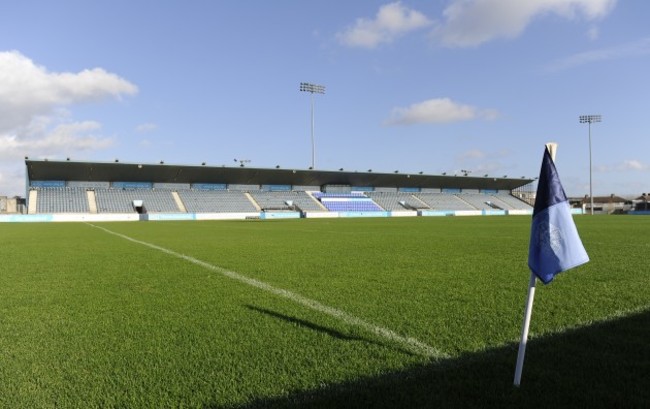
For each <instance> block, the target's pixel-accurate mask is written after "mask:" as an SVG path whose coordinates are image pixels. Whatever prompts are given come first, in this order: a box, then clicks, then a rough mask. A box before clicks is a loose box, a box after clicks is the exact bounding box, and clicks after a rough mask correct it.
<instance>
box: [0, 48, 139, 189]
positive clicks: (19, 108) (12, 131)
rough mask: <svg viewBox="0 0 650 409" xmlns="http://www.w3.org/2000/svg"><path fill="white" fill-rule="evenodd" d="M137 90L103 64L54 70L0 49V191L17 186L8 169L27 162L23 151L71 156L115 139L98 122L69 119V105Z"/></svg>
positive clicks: (29, 153) (128, 93)
mask: <svg viewBox="0 0 650 409" xmlns="http://www.w3.org/2000/svg"><path fill="white" fill-rule="evenodd" d="M137 92H138V88H137V87H136V86H135V85H134V84H132V83H130V82H128V81H127V80H125V79H123V78H120V77H119V76H117V75H115V74H112V73H109V72H107V71H105V70H104V69H102V68H93V69H86V70H82V71H80V72H78V73H71V72H58V73H57V72H50V71H48V70H47V69H46V68H45V67H42V66H39V65H36V64H35V63H34V62H33V61H32V60H30V59H29V58H27V57H26V56H24V55H22V54H21V53H20V52H18V51H5V52H0V159H2V162H1V163H0V174H2V175H3V177H2V179H1V180H0V193H5V191H6V190H7V189H13V187H12V186H13V184H15V182H10V181H8V175H14V174H16V172H17V170H16V169H19V170H22V168H24V164H23V163H22V161H23V157H24V156H29V157H34V158H39V157H40V158H42V157H53V156H58V155H65V156H71V155H74V153H75V152H82V151H90V150H97V149H105V148H107V147H109V146H111V145H112V144H113V143H114V140H113V138H110V137H106V136H103V135H101V133H100V130H101V124H100V123H98V122H96V121H92V120H87V121H76V120H74V119H71V118H70V116H71V115H70V113H69V112H68V110H67V108H68V107H70V106H74V105H77V104H82V103H87V102H90V101H98V100H102V99H106V98H121V97H122V96H124V95H134V94H136V93H137ZM19 180H20V183H21V184H22V183H24V176H23V177H22V178H20V179H19ZM12 183H13V184H12ZM13 193H15V192H13Z"/></svg>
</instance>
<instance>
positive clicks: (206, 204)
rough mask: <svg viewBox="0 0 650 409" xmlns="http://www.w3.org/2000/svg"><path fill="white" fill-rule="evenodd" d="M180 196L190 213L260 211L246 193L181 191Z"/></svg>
mask: <svg viewBox="0 0 650 409" xmlns="http://www.w3.org/2000/svg"><path fill="white" fill-rule="evenodd" d="M178 196H179V197H180V198H181V200H182V201H183V204H184V205H185V208H186V209H187V211H188V212H190V213H247V212H256V211H258V209H257V208H256V207H255V205H254V204H253V203H251V201H250V200H249V199H248V197H247V196H246V193H245V192H241V191H235V192H231V191H227V190H194V189H192V190H179V191H178Z"/></svg>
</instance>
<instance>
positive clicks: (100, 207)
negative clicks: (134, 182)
mask: <svg viewBox="0 0 650 409" xmlns="http://www.w3.org/2000/svg"><path fill="white" fill-rule="evenodd" d="M95 196H96V198H97V212H98V213H133V212H135V208H134V206H133V201H134V200H142V204H143V207H144V209H145V210H146V212H147V213H180V212H181V210H180V209H179V208H178V205H177V204H176V202H175V201H174V197H173V196H172V192H171V191H169V190H152V189H95Z"/></svg>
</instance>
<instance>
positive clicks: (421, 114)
mask: <svg viewBox="0 0 650 409" xmlns="http://www.w3.org/2000/svg"><path fill="white" fill-rule="evenodd" d="M497 116H498V112H497V111H496V110H493V109H484V110H480V109H478V108H476V107H473V106H471V105H466V104H460V103H457V102H454V101H452V100H451V99H449V98H434V99H429V100H426V101H423V102H419V103H416V104H413V105H411V106H409V107H406V108H402V107H398V108H394V109H393V111H392V113H391V115H390V118H389V119H388V120H386V121H385V123H384V124H385V125H413V124H418V123H449V122H460V121H469V120H472V119H479V118H480V119H495V118H496V117H497Z"/></svg>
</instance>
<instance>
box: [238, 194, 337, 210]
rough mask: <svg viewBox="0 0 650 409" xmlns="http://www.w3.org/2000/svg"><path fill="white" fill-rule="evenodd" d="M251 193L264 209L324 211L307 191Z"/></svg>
mask: <svg viewBox="0 0 650 409" xmlns="http://www.w3.org/2000/svg"><path fill="white" fill-rule="evenodd" d="M250 195H251V196H252V197H253V199H255V201H256V202H257V204H258V205H259V207H260V208H261V209H262V210H294V209H299V210H302V211H308V212H309V211H311V212H323V211H325V209H323V208H322V207H321V206H319V205H318V203H317V202H316V201H315V200H314V199H313V198H312V197H311V196H309V195H308V194H307V192H296V191H286V192H266V191H257V192H251V193H250ZM287 201H290V202H291V203H293V206H292V207H293V208H292V207H290V206H289V205H288V204H287Z"/></svg>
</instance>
